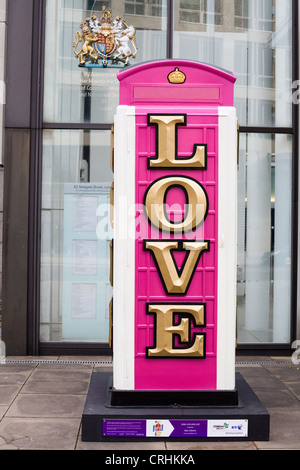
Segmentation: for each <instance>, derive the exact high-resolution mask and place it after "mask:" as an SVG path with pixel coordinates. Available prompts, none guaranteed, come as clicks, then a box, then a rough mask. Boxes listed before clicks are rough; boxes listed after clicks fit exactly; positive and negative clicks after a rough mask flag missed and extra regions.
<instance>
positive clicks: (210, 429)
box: [207, 419, 248, 437]
mask: <svg viewBox="0 0 300 470" xmlns="http://www.w3.org/2000/svg"><path fill="white" fill-rule="evenodd" d="M247 436H248V420H247V419H241V420H237V419H229V420H221V419H220V420H217V419H214V420H208V421H207V437H247Z"/></svg>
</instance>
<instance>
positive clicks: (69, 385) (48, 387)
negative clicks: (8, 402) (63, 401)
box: [22, 378, 89, 395]
mask: <svg viewBox="0 0 300 470" xmlns="http://www.w3.org/2000/svg"><path fill="white" fill-rule="evenodd" d="M88 388H89V381H88V380H72V381H70V380H67V381H64V380H57V379H55V378H53V379H52V380H30V381H28V382H27V383H26V384H25V386H24V387H23V389H22V394H27V393H29V394H33V393H40V394H41V393H47V394H49V393H50V394H67V395H70V394H73V395H74V394H76V395H77V394H82V395H86V393H87V391H88Z"/></svg>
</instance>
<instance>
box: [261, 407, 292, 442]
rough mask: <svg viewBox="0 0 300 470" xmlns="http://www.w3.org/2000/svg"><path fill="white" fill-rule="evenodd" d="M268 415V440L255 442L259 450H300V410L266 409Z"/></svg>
mask: <svg viewBox="0 0 300 470" xmlns="http://www.w3.org/2000/svg"><path fill="white" fill-rule="evenodd" d="M268 411H269V413H270V440H269V441H266V442H255V445H256V446H257V448H258V449H259V450H264V449H273V450H300V439H299V430H300V409H299V410H294V409H293V410H291V409H290V410H288V409H287V408H277V409H272V408H269V409H268Z"/></svg>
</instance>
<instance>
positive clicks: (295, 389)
mask: <svg viewBox="0 0 300 470" xmlns="http://www.w3.org/2000/svg"><path fill="white" fill-rule="evenodd" d="M283 383H284V385H285V386H286V388H287V389H288V390H289V391H290V392H291V393H292V394H293V395H294V396H295V397H296V398H297V399H298V400H299V403H300V382H283Z"/></svg>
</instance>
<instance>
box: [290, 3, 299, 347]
mask: <svg viewBox="0 0 300 470" xmlns="http://www.w3.org/2000/svg"><path fill="white" fill-rule="evenodd" d="M292 8H293V11H292V35H293V38H292V54H293V56H292V81H293V82H294V81H295V80H298V79H299V31H298V28H299V21H298V17H299V6H298V0H293V5H292ZM292 113H293V129H294V138H293V158H292V214H291V219H292V222H291V223H292V233H291V237H292V240H291V243H292V253H291V259H292V263H291V317H290V318H291V325H290V334H291V342H293V341H294V340H296V336H297V303H298V298H297V297H298V295H297V287H298V255H299V253H298V230H299V229H298V223H299V215H298V198H299V190H298V184H299V163H298V159H299V104H297V103H292Z"/></svg>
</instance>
